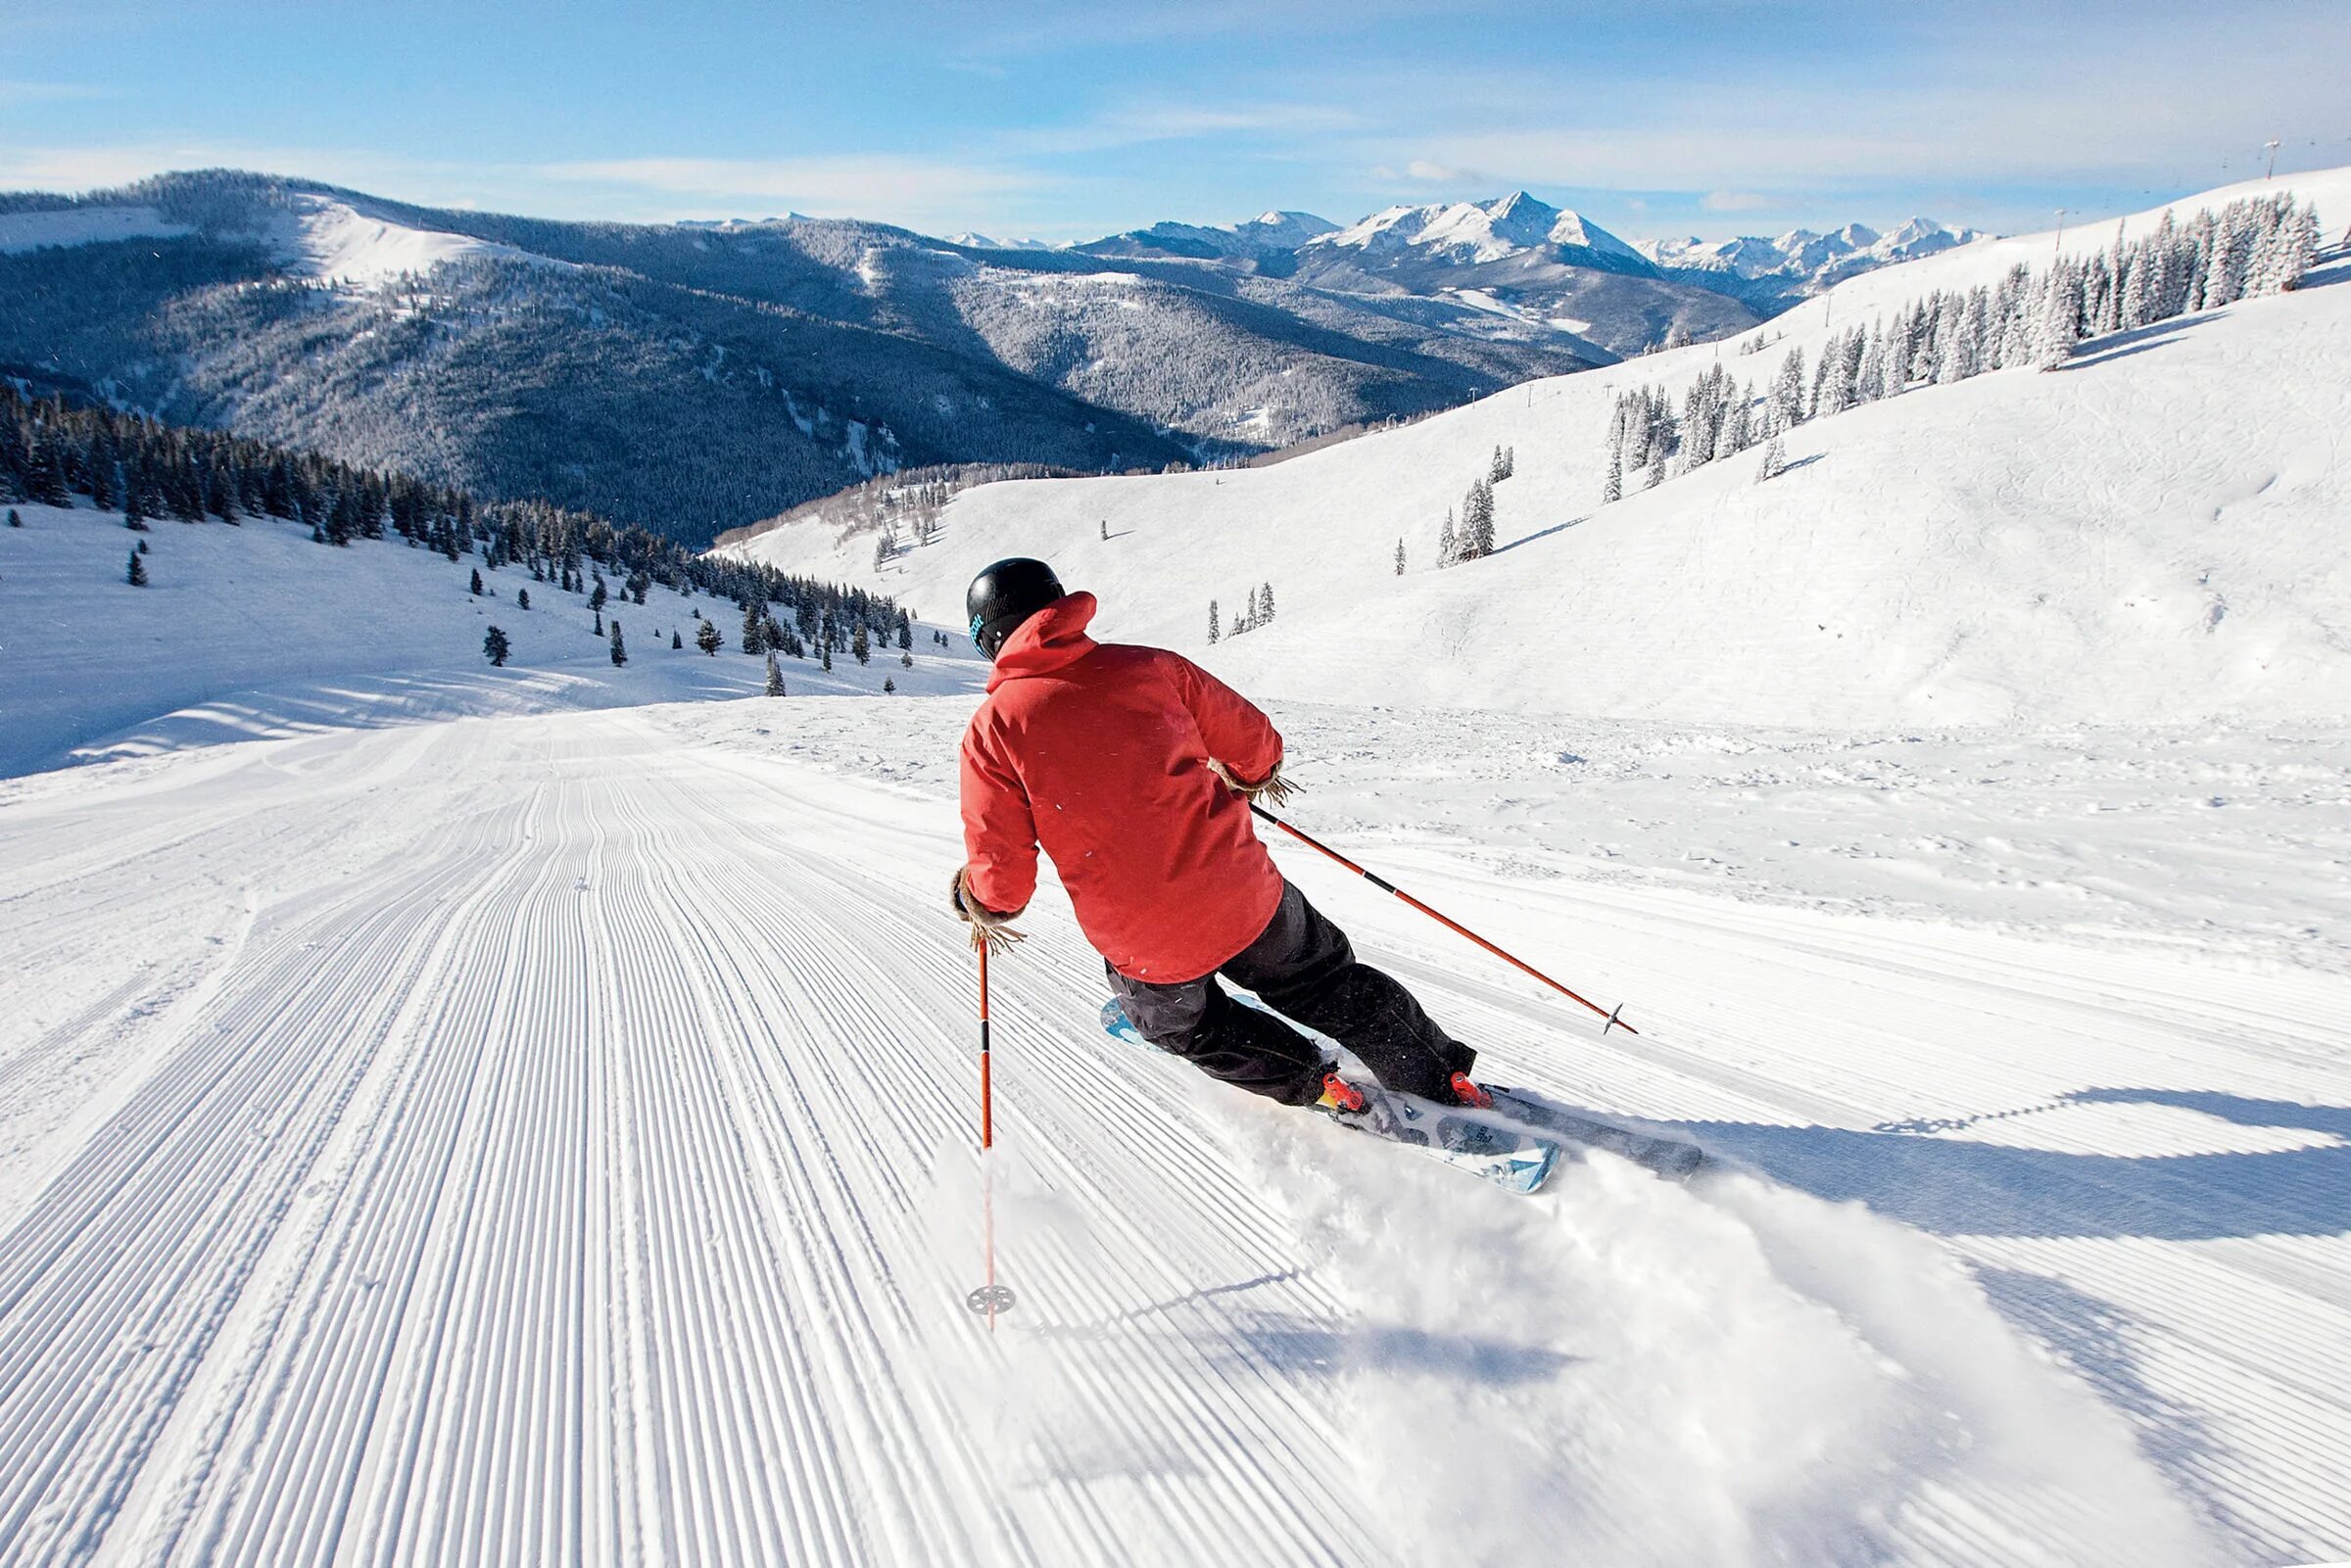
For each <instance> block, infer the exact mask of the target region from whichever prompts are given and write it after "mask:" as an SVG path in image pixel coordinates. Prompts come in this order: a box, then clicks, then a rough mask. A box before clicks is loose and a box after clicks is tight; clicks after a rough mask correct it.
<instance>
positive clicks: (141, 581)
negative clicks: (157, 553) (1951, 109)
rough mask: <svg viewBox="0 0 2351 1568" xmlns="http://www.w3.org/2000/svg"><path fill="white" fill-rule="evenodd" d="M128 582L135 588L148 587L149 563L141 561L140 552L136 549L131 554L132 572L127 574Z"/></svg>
mask: <svg viewBox="0 0 2351 1568" xmlns="http://www.w3.org/2000/svg"><path fill="white" fill-rule="evenodd" d="M127 580H128V581H129V583H130V586H131V587H133V588H145V587H146V586H147V563H146V562H145V561H143V560H140V559H139V552H138V551H137V550H135V549H134V550H132V551H131V552H130V571H129V572H128V574H127Z"/></svg>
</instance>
